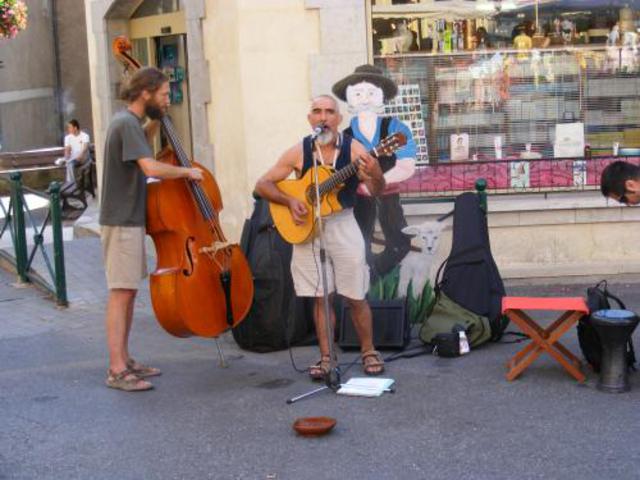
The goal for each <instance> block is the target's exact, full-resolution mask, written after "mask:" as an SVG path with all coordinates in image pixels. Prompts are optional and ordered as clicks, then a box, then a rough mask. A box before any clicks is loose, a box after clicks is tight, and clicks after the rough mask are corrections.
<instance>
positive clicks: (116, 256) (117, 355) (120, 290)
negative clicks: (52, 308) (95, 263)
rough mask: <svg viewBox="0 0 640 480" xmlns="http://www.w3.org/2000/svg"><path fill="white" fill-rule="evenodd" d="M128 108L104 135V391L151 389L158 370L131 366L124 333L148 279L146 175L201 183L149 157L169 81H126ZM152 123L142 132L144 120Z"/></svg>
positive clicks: (194, 172) (195, 172)
mask: <svg viewBox="0 0 640 480" xmlns="http://www.w3.org/2000/svg"><path fill="white" fill-rule="evenodd" d="M121 98H122V99H124V100H125V101H126V102H127V108H125V109H123V110H121V111H119V112H117V113H116V114H115V115H114V117H113V119H112V120H111V123H110V124H109V129H108V131H107V136H106V142H105V148H104V167H103V174H102V195H101V201H100V226H101V231H100V237H101V241H102V250H103V257H104V264H105V273H106V277H107V287H108V289H109V297H108V301H107V310H106V319H105V324H106V336H107V347H108V350H109V370H108V372H107V380H106V384H107V386H108V387H111V388H116V389H119V390H125V391H141V390H149V389H151V388H153V385H152V384H151V383H150V382H149V381H147V380H146V379H145V378H146V377H151V376H154V375H159V374H160V370H158V369H157V368H153V367H149V366H146V365H142V364H141V363H138V362H136V361H135V360H134V359H133V357H131V355H130V354H129V345H128V343H129V333H130V331H131V325H132V323H133V306H134V301H135V298H136V293H137V291H138V286H139V284H140V282H141V281H142V279H143V278H144V277H146V275H147V269H146V254H145V246H144V242H145V223H146V218H145V213H146V194H147V177H155V178H161V179H163V178H164V179H176V178H188V179H191V180H197V181H200V180H202V178H203V177H202V171H201V170H199V169H198V168H185V167H178V166H174V165H169V164H165V163H162V162H158V161H157V160H155V159H154V156H153V150H152V148H151V145H150V143H149V142H150V140H151V138H152V137H153V135H154V134H155V133H157V131H158V129H159V121H158V119H159V118H161V117H162V115H163V114H164V112H165V111H166V110H167V108H168V107H169V79H168V78H167V77H166V76H165V75H164V74H163V73H162V72H161V71H160V70H158V69H156V68H153V67H146V68H142V69H140V70H138V71H137V72H136V73H134V74H133V76H132V77H131V78H130V79H129V82H128V83H127V84H126V85H125V86H124V88H123V90H122V92H121ZM145 115H146V116H148V117H149V118H150V119H152V120H151V121H150V122H149V123H148V124H147V125H146V127H144V128H143V121H144V117H145Z"/></svg>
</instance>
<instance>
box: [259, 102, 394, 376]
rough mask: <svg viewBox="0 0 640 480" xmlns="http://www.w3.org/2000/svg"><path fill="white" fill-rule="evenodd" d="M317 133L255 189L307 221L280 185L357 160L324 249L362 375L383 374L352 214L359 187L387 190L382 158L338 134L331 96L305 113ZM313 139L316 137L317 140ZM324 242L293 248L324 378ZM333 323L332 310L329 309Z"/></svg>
mask: <svg viewBox="0 0 640 480" xmlns="http://www.w3.org/2000/svg"><path fill="white" fill-rule="evenodd" d="M307 120H308V121H309V124H310V125H311V127H312V128H313V129H314V132H315V133H314V135H310V136H307V137H305V138H304V139H303V140H302V142H300V143H297V144H296V145H294V146H293V147H291V148H289V149H288V150H287V151H285V152H284V153H283V154H282V156H281V157H280V159H279V160H278V162H277V163H276V164H275V165H274V166H273V167H272V168H271V169H270V170H269V171H268V172H267V173H266V174H264V175H263V176H262V177H261V178H260V179H259V180H258V182H257V183H256V187H255V191H256V193H258V194H259V195H260V196H261V197H263V198H265V199H267V200H269V201H271V202H275V203H280V204H282V205H286V206H288V207H289V210H290V211H291V215H292V216H293V219H294V221H296V223H303V222H304V218H305V215H306V214H307V206H306V205H305V204H304V203H302V202H301V201H299V200H297V199H295V198H293V197H291V196H288V195H286V194H284V193H283V192H282V191H280V190H279V189H278V187H277V186H276V183H277V182H279V181H281V180H284V179H286V178H287V177H288V176H289V175H290V174H291V172H293V171H295V173H296V176H297V177H298V178H300V177H302V176H303V175H304V174H305V173H306V172H307V170H309V168H312V167H313V165H314V162H315V163H316V164H319V165H326V166H329V167H333V168H335V169H340V168H342V167H344V166H346V165H348V164H349V163H350V162H352V161H357V162H358V178H356V177H351V178H350V179H349V180H347V182H346V184H345V185H344V188H342V190H341V191H340V192H339V194H338V200H339V201H340V204H341V206H342V208H343V209H342V210H341V211H339V212H336V213H334V214H333V215H331V216H330V217H325V218H324V219H323V222H322V224H323V232H324V242H325V249H326V253H327V262H326V265H327V270H328V271H327V277H328V291H329V293H330V294H331V295H330V297H329V298H330V302H331V304H333V296H334V295H333V291H334V290H337V292H338V293H339V294H340V295H342V296H343V297H344V298H345V300H346V301H347V302H348V303H349V307H350V309H351V317H352V318H353V323H354V326H355V329H356V332H357V333H358V338H359V339H360V349H361V352H362V353H361V355H362V364H363V370H364V373H365V374H367V375H379V374H380V373H382V372H383V371H384V364H383V360H382V357H381V356H380V354H379V353H378V352H377V351H376V350H375V349H374V347H373V333H372V323H371V309H370V308H369V304H368V303H367V301H366V299H365V295H366V293H367V291H368V290H369V267H368V266H367V263H366V260H365V247H364V239H363V237H362V233H361V231H360V228H359V227H358V223H357V222H356V220H355V218H354V216H353V205H354V203H355V194H356V189H357V188H358V183H359V181H362V182H363V183H364V184H365V185H366V186H367V189H368V190H369V191H370V192H371V194H372V195H377V194H378V193H380V192H381V191H382V190H383V189H384V177H383V175H382V170H381V169H380V165H379V164H378V161H377V160H376V159H375V158H373V157H372V156H371V155H370V154H369V153H367V151H366V150H365V148H364V147H363V146H362V145H361V144H360V143H358V142H357V141H355V140H353V139H352V138H351V137H349V136H347V135H344V136H343V135H340V134H339V133H338V126H339V125H340V122H341V121H342V115H341V114H340V111H339V109H338V103H337V101H336V100H335V99H334V98H333V97H331V96H329V95H320V96H317V97H315V98H314V99H313V100H312V102H311V109H310V111H309V114H308V115H307ZM314 138H315V139H314ZM320 264H321V262H320V243H319V240H318V238H317V237H316V238H314V239H312V240H310V241H308V242H306V243H302V244H296V245H294V246H293V256H292V259H291V273H292V276H293V281H294V285H295V289H296V293H297V294H298V296H302V297H314V298H315V303H314V320H315V325H316V333H317V335H318V342H319V345H320V360H319V361H318V363H316V364H315V365H312V366H311V367H310V368H309V375H310V377H311V378H312V379H314V380H317V379H323V378H325V376H326V375H327V374H328V373H329V370H330V368H331V357H330V354H329V351H330V350H329V341H328V339H327V332H326V324H325V318H324V309H323V287H322V281H321V279H322V277H321V275H322V272H321V271H320ZM330 316H331V319H330V320H331V322H332V325H333V326H335V315H334V309H333V308H331V309H330Z"/></svg>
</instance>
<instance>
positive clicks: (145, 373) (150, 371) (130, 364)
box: [127, 357, 162, 378]
mask: <svg viewBox="0 0 640 480" xmlns="http://www.w3.org/2000/svg"><path fill="white" fill-rule="evenodd" d="M127 368H128V369H129V370H131V372H132V373H135V374H136V375H137V376H139V377H140V378H147V377H157V376H158V375H162V372H161V371H160V369H159V368H155V367H150V366H148V365H143V364H142V363H138V362H136V361H135V360H134V359H133V358H131V357H130V358H129V360H127Z"/></svg>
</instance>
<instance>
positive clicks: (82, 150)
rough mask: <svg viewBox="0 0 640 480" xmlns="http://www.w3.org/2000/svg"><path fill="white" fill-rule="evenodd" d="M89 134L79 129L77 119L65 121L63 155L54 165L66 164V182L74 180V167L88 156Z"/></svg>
mask: <svg viewBox="0 0 640 480" xmlns="http://www.w3.org/2000/svg"><path fill="white" fill-rule="evenodd" d="M89 140H90V139H89V134H87V133H85V132H83V131H81V130H80V124H79V123H78V120H76V119H75V118H74V119H71V120H69V123H67V135H65V137H64V157H60V158H58V159H57V160H56V161H55V164H56V165H59V166H62V165H66V167H67V172H66V175H65V181H66V182H75V176H74V174H73V170H74V168H75V167H76V166H77V165H78V164H81V163H84V162H85V161H86V160H87V158H88V157H89Z"/></svg>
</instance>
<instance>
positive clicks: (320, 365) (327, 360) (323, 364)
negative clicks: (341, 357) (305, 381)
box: [309, 355, 331, 380]
mask: <svg viewBox="0 0 640 480" xmlns="http://www.w3.org/2000/svg"><path fill="white" fill-rule="evenodd" d="M330 371H331V357H330V356H329V355H322V356H321V357H320V360H318V362H317V363H315V364H314V365H311V366H310V367H309V377H311V380H324V379H325V377H326V376H327V374H328V373H329V372H330Z"/></svg>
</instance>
